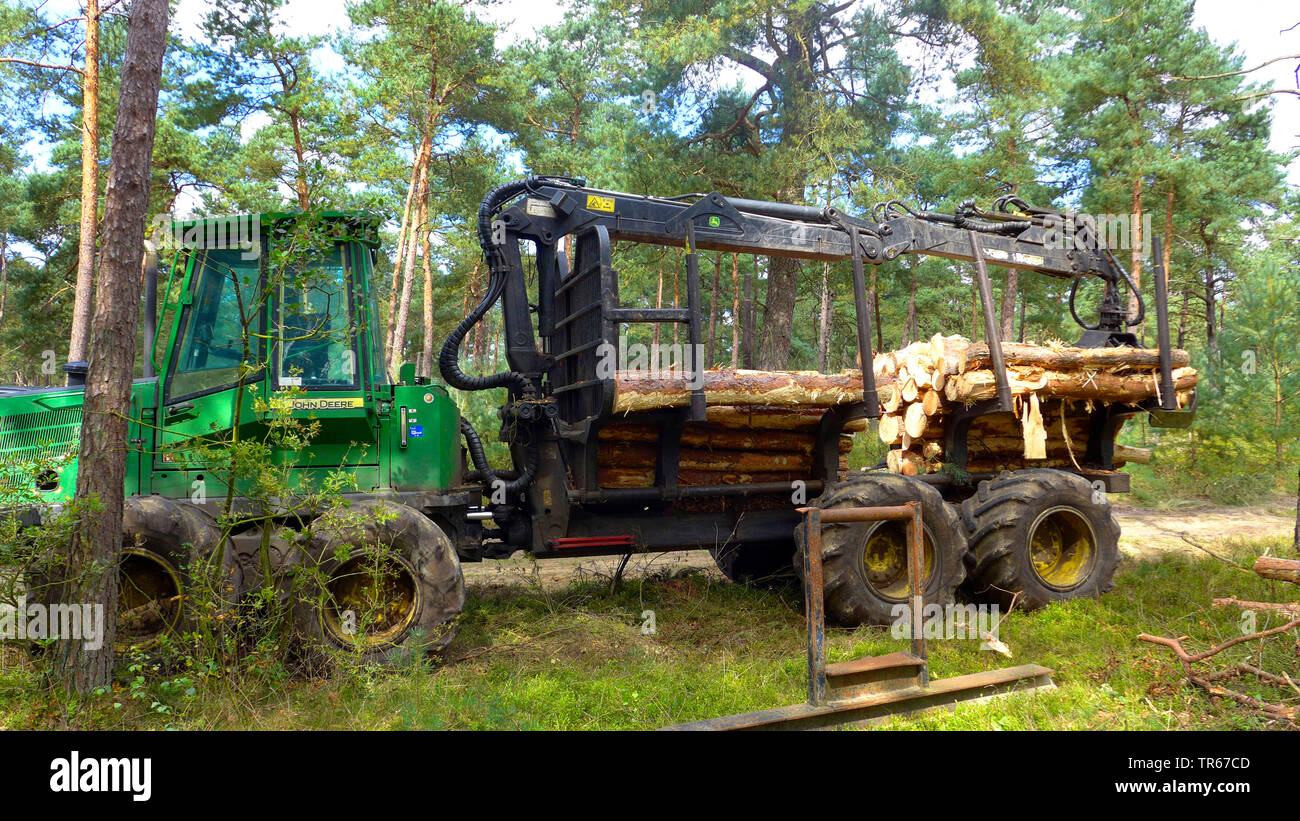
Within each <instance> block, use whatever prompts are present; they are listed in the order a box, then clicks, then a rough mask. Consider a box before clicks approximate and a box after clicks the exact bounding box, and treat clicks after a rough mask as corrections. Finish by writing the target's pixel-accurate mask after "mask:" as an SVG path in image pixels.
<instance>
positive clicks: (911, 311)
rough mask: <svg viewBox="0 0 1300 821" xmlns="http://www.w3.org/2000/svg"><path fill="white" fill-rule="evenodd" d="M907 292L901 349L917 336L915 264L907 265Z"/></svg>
mask: <svg viewBox="0 0 1300 821" xmlns="http://www.w3.org/2000/svg"><path fill="white" fill-rule="evenodd" d="M907 276H908V280H909V282H908V291H907V323H906V326H905V327H904V329H903V347H904V348H906V347H907V346H908V345H911V344H912V342H913V341H914V340H915V339H916V336H917V327H916V262H915V261H913V262H910V263H908V265H907Z"/></svg>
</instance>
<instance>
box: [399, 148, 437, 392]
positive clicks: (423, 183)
mask: <svg viewBox="0 0 1300 821" xmlns="http://www.w3.org/2000/svg"><path fill="white" fill-rule="evenodd" d="M432 152H433V134H432V132H430V131H427V130H426V131H425V133H424V137H423V139H421V140H420V153H419V157H418V158H417V159H416V161H415V162H416V165H418V166H420V173H419V177H418V180H419V181H418V182H417V184H416V188H415V199H414V200H413V201H412V203H411V214H412V217H413V218H412V220H411V235H410V237H411V238H410V240H409V241H408V243H407V246H408V247H407V253H406V264H405V266H404V268H403V272H402V294H401V297H400V299H399V301H398V304H397V320H396V321H395V322H394V323H393V347H392V351H391V352H390V354H389V360H388V367H389V370H391V371H392V372H393V373H394V374H396V373H397V372H398V370H399V369H400V368H401V366H402V358H403V357H405V356H406V324H407V318H408V317H409V316H410V313H411V290H412V288H413V286H414V283H415V257H416V253H415V249H416V238H417V237H419V236H420V233H421V232H422V231H425V230H427V227H426V226H425V225H424V224H423V222H421V221H420V220H419V216H420V210H421V205H420V204H421V203H423V202H424V200H425V199H426V198H427V197H428V186H427V183H428V175H427V170H428V165H429V155H430V154H431V153H432Z"/></svg>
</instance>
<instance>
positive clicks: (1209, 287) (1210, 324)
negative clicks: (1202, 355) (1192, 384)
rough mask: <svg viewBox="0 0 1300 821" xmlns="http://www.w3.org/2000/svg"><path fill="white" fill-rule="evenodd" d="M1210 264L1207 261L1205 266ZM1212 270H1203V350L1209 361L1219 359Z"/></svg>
mask: <svg viewBox="0 0 1300 821" xmlns="http://www.w3.org/2000/svg"><path fill="white" fill-rule="evenodd" d="M1209 264H1210V263H1209V262H1208V261H1207V262H1206V265H1207V266H1208V265H1209ZM1214 303H1215V298H1214V270H1213V269H1212V268H1209V267H1207V268H1206V270H1205V348H1206V350H1207V352H1208V353H1209V355H1210V358H1211V359H1218V358H1219V333H1218V329H1217V326H1216V323H1215V319H1214Z"/></svg>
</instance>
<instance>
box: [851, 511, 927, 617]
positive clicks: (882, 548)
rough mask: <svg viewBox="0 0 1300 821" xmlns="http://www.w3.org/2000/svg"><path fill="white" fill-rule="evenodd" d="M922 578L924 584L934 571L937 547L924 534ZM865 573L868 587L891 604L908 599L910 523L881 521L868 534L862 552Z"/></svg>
mask: <svg viewBox="0 0 1300 821" xmlns="http://www.w3.org/2000/svg"><path fill="white" fill-rule="evenodd" d="M921 541H922V545H923V548H924V549H923V550H922V551H921V578H922V579H923V585H924V584H925V583H928V582H929V580H930V575H931V573H933V572H934V544H933V542H932V541H931V540H930V534H929V532H928V531H923V535H922V540H921ZM862 565H863V568H862V569H863V573H864V575H865V576H866V579H867V584H869V585H871V586H872V587H873V588H875V590H876V591H877V592H878V593H879V594H880V595H881V596H883V597H884V598H886V599H888V600H890V601H899V602H902V601H906V600H907V592H908V591H907V524H906V523H904V522H880V523H878V524H877V525H876V526H875V527H874V528H873V529H872V530H871V532H870V533H869V534H868V535H867V544H866V547H865V548H864V549H863V551H862Z"/></svg>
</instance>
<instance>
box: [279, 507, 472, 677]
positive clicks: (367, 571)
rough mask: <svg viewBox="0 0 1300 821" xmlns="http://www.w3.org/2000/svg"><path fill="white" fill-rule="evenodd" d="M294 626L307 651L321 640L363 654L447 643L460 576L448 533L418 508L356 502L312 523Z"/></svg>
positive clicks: (461, 587)
mask: <svg viewBox="0 0 1300 821" xmlns="http://www.w3.org/2000/svg"><path fill="white" fill-rule="evenodd" d="M303 562H304V563H305V567H304V566H303V565H300V566H299V567H298V571H299V572H302V571H303V570H304V569H305V570H307V571H308V572H307V573H306V574H305V578H306V580H305V583H304V584H303V585H302V586H301V589H299V590H298V591H297V592H296V594H295V600H294V604H293V620H294V626H295V629H296V631H297V633H298V634H299V636H300V637H301V638H302V639H304V640H305V644H306V645H307V648H306V649H307V650H308V652H309V654H311V655H319V654H320V652H321V651H322V650H325V649H326V648H334V649H336V650H342V651H346V652H351V653H355V654H358V655H359V656H360V657H361V658H362V659H363V660H364V661H368V662H380V663H384V662H393V661H396V660H397V659H398V658H399V657H402V656H409V655H412V654H417V655H421V654H425V653H431V652H436V651H439V650H442V649H443V648H445V647H446V646H447V645H448V644H450V643H451V641H452V639H453V638H454V637H455V632H456V623H455V620H456V617H457V616H459V615H460V612H461V610H462V609H463V608H464V606H465V582H464V578H463V577H462V575H461V569H460V560H459V559H458V558H457V556H456V550H455V547H454V546H453V545H452V542H451V539H449V538H448V537H447V535H446V534H445V533H444V532H443V531H442V529H441V528H439V527H438V525H436V524H434V523H433V522H432V521H430V520H429V519H428V518H427V517H425V516H424V515H422V514H421V513H420V512H419V511H417V510H415V509H413V508H410V507H407V506H405V505H399V504H394V503H391V502H383V501H366V502H358V503H355V504H353V505H351V506H349V507H347V508H342V509H339V510H337V511H332V512H330V513H327V514H325V515H324V516H322V517H321V518H320V519H317V520H316V522H314V523H313V524H312V535H311V540H310V542H309V544H308V548H307V555H306V557H305V559H304V560H303Z"/></svg>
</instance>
